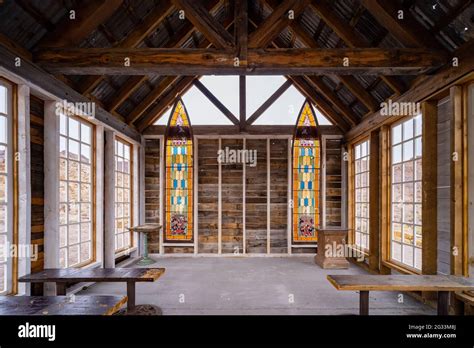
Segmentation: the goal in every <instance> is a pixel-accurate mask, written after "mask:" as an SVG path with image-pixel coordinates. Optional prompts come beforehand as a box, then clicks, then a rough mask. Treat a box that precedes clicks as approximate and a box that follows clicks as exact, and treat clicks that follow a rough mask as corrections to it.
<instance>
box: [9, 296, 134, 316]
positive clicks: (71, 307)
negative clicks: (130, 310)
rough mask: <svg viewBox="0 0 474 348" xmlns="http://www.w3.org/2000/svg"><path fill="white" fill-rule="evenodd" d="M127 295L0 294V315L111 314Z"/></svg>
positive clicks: (117, 308)
mask: <svg viewBox="0 0 474 348" xmlns="http://www.w3.org/2000/svg"><path fill="white" fill-rule="evenodd" d="M126 302H127V296H0V315H112V314H114V313H116V312H117V311H118V310H119V309H120V307H122V306H123V305H124V304H125V303H126Z"/></svg>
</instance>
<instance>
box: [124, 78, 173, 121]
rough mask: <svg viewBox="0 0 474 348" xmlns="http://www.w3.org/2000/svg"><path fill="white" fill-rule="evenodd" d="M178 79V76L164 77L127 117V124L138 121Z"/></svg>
mask: <svg viewBox="0 0 474 348" xmlns="http://www.w3.org/2000/svg"><path fill="white" fill-rule="evenodd" d="M177 79H178V76H166V77H165V78H164V79H163V80H162V81H161V82H160V83H159V84H158V85H157V86H156V87H155V88H154V89H153V90H152V91H151V92H150V93H149V94H148V95H147V96H146V97H145V99H143V100H142V101H141V102H140V104H139V105H137V106H136V107H135V109H133V111H132V112H131V113H130V115H129V116H128V117H127V123H128V124H132V123H133V122H135V121H136V120H138V119H139V118H140V117H141V116H142V115H143V114H144V113H145V111H146V110H147V109H148V108H149V107H150V106H151V105H153V103H154V102H155V101H156V100H157V99H158V98H159V97H160V96H161V95H162V94H163V93H164V92H165V91H166V90H167V89H168V88H169V87H170V86H172V85H173V83H174V82H175V81H176V80H177Z"/></svg>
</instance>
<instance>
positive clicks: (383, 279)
mask: <svg viewBox="0 0 474 348" xmlns="http://www.w3.org/2000/svg"><path fill="white" fill-rule="evenodd" d="M327 279H328V280H329V282H330V283H331V284H332V285H334V287H335V288H336V289H337V290H351V291H359V296H360V302H359V312H360V315H368V314H369V291H434V292H437V293H438V315H448V309H449V292H450V291H470V290H474V280H472V279H468V278H463V277H454V276H443V275H328V276H327Z"/></svg>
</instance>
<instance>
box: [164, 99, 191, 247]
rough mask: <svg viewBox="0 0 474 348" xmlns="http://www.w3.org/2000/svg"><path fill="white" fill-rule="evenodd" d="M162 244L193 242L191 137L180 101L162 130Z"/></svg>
mask: <svg viewBox="0 0 474 348" xmlns="http://www.w3.org/2000/svg"><path fill="white" fill-rule="evenodd" d="M165 141H166V142H165V144H166V159H165V160H166V180H165V186H166V187H165V209H166V210H165V211H166V213H165V238H164V240H165V242H191V241H192V240H193V137H192V131H191V124H190V122H189V117H188V114H187V112H186V108H185V107H184V104H183V102H182V100H181V99H179V100H178V101H177V102H176V104H175V105H174V108H173V111H172V114H171V117H170V120H169V123H168V127H167V130H166V140H165Z"/></svg>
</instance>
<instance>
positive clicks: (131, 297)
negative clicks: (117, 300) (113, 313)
mask: <svg viewBox="0 0 474 348" xmlns="http://www.w3.org/2000/svg"><path fill="white" fill-rule="evenodd" d="M127 297H128V302H127V310H128V311H129V312H130V311H133V310H134V309H135V282H134V281H130V282H127Z"/></svg>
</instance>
